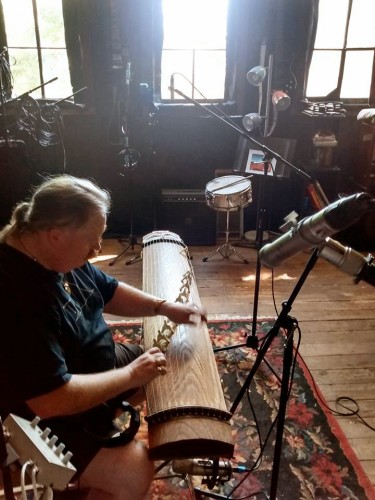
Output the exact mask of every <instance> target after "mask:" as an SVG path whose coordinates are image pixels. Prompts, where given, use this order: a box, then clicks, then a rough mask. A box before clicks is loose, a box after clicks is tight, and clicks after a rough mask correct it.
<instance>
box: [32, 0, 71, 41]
mask: <svg viewBox="0 0 375 500" xmlns="http://www.w3.org/2000/svg"><path fill="white" fill-rule="evenodd" d="M38 22H39V33H40V43H41V46H42V47H59V48H61V47H65V36H64V24H63V14H62V2H57V1H56V0H55V1H52V2H51V0H38Z"/></svg>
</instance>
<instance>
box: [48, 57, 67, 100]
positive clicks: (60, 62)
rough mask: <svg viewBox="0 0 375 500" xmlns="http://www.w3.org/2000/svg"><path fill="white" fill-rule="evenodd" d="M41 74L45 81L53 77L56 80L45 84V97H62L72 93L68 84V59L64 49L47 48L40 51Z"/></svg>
mask: <svg viewBox="0 0 375 500" xmlns="http://www.w3.org/2000/svg"><path fill="white" fill-rule="evenodd" d="M42 59H43V76H44V80H45V82H47V81H49V80H51V79H52V78H55V77H56V76H57V78H58V79H57V80H56V81H54V82H52V83H49V84H48V85H45V87H44V92H45V96H46V97H51V98H64V97H69V95H71V94H72V90H71V89H72V86H71V84H70V77H69V67H68V60H67V57H66V51H65V49H60V50H57V49H56V50H48V49H44V50H43V52H42Z"/></svg>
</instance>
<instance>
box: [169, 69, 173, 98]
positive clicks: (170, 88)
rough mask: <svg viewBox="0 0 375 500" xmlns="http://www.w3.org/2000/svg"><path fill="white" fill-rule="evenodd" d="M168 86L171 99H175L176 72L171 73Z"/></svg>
mask: <svg viewBox="0 0 375 500" xmlns="http://www.w3.org/2000/svg"><path fill="white" fill-rule="evenodd" d="M168 88H169V90H170V91H171V99H174V73H172V74H171V79H170V81H169V87H168Z"/></svg>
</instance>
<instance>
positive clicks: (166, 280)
mask: <svg viewBox="0 0 375 500" xmlns="http://www.w3.org/2000/svg"><path fill="white" fill-rule="evenodd" d="M143 290H144V291H145V292H148V293H151V294H153V295H156V296H158V297H161V298H164V299H167V300H168V301H171V302H183V303H187V302H192V303H194V304H196V305H200V299H199V295H198V289H197V285H196V282H195V278H194V272H193V268H192V265H191V259H190V257H189V255H188V249H187V247H186V245H185V244H184V243H183V241H182V240H181V238H180V237H179V236H178V235H176V234H174V233H171V232H169V231H154V232H152V233H150V234H148V235H146V236H144V238H143ZM143 328H144V347H145V349H149V348H151V347H153V346H158V347H159V348H160V349H161V350H162V351H163V352H164V353H165V356H166V360H167V374H166V375H164V376H159V377H157V378H155V379H154V380H153V381H152V382H150V383H149V384H148V385H147V387H146V400H147V413H148V415H147V417H146V420H147V422H148V431H149V449H150V457H151V458H152V459H159V460H160V459H162V460H170V459H184V458H195V457H227V458H230V457H232V456H233V449H234V444H233V438H232V433H231V425H230V417H231V414H230V413H229V412H228V410H227V406H226V403H225V399H224V394H223V390H222V387H221V382H220V378H219V374H218V370H217V365H216V360H215V356H214V353H213V350H212V345H211V341H210V337H209V333H208V329H207V324H206V323H205V322H201V323H199V324H198V325H176V324H174V323H172V322H171V321H170V320H168V318H165V317H163V316H156V317H150V318H144V323H143Z"/></svg>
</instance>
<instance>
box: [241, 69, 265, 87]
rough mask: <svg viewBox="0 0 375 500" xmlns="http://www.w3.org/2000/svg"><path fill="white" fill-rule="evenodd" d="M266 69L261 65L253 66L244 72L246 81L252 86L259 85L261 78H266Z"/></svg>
mask: <svg viewBox="0 0 375 500" xmlns="http://www.w3.org/2000/svg"><path fill="white" fill-rule="evenodd" d="M266 75H267V69H266V68H264V67H263V66H255V67H254V68H252V69H251V70H250V71H248V72H247V73H246V78H247V81H248V82H249V83H250V84H251V85H254V87H259V85H261V84H262V82H263V80H264V79H265V78H266Z"/></svg>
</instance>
